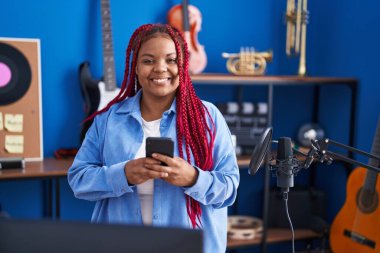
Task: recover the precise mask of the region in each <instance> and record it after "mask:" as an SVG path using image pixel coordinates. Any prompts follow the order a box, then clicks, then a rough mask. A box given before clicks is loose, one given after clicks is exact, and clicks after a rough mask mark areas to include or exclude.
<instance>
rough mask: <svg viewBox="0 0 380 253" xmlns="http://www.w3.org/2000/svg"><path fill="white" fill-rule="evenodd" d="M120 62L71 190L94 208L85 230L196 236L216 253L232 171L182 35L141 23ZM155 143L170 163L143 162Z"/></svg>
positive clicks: (223, 130)
mask: <svg viewBox="0 0 380 253" xmlns="http://www.w3.org/2000/svg"><path fill="white" fill-rule="evenodd" d="M126 54H127V55H126V68H125V73H124V80H123V83H122V86H121V91H120V93H119V94H118V96H116V97H115V98H114V100H112V101H111V102H110V103H109V104H108V106H107V107H106V108H104V109H103V110H101V111H99V112H97V113H96V115H94V116H96V117H95V118H94V122H93V124H92V126H91V128H90V129H89V130H88V132H87V135H86V138H85V139H84V141H83V144H82V146H81V148H80V150H79V152H78V154H77V156H76V158H75V160H74V163H73V165H72V166H71V168H70V169H69V172H68V181H69V184H70V186H71V188H72V189H73V191H74V194H75V196H76V197H78V198H81V199H85V200H90V201H96V205H95V209H94V212H93V215H92V221H93V222H107V223H126V224H145V225H150V224H151V225H153V226H171V227H184V228H190V227H193V228H200V229H203V230H204V250H205V251H204V252H206V253H207V252H208V253H211V252H224V251H225V249H226V241H227V232H226V229H227V207H228V206H229V205H232V204H233V202H234V200H235V198H236V191H237V187H238V182H239V170H238V166H237V161H236V156H235V152H234V148H233V145H232V141H231V135H230V132H229V130H228V127H227V125H226V122H225V121H224V118H223V116H222V115H221V113H220V112H219V111H218V110H217V109H216V107H215V106H213V105H212V104H210V103H208V102H204V101H201V100H200V99H199V98H198V97H197V96H196V94H195V91H194V87H193V85H192V82H191V79H190V76H189V71H188V64H189V53H188V50H187V45H186V42H185V40H184V37H183V35H182V34H181V33H180V32H179V31H178V30H176V29H174V28H172V27H170V26H169V25H151V24H148V25H143V26H141V27H139V28H138V29H137V30H136V31H135V32H134V34H133V35H132V37H131V39H130V42H129V45H128V48H127V53H126ZM160 136H161V137H170V138H172V139H173V140H174V141H175V152H174V158H171V157H168V156H164V155H160V154H154V155H153V158H147V157H145V139H146V138H147V137H160ZM161 162H164V163H166V164H167V166H162V165H161Z"/></svg>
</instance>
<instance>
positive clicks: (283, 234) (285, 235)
mask: <svg viewBox="0 0 380 253" xmlns="http://www.w3.org/2000/svg"><path fill="white" fill-rule="evenodd" d="M319 237H321V235H320V234H318V233H316V232H314V231H313V230H310V229H296V230H294V240H301V239H313V238H319ZM291 239H292V233H291V231H290V229H277V228H276V229H268V234H267V243H277V242H285V241H289V240H291ZM260 243H261V238H254V239H251V240H231V239H228V241H227V248H228V249H236V248H242V247H251V246H255V245H259V244H260Z"/></svg>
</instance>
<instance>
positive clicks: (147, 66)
mask: <svg viewBox="0 0 380 253" xmlns="http://www.w3.org/2000/svg"><path fill="white" fill-rule="evenodd" d="M136 74H137V78H138V81H139V83H140V85H141V88H142V90H143V93H144V99H145V98H170V99H173V98H174V96H175V92H176V90H177V88H178V86H179V76H178V66H177V53H176V50H175V45H174V42H173V40H172V39H171V38H170V37H169V36H165V35H162V36H161V35H159V36H158V37H153V38H151V39H149V40H148V41H146V42H145V43H144V44H142V45H141V48H140V51H139V53H138V56H137V65H136Z"/></svg>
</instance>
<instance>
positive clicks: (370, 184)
mask: <svg viewBox="0 0 380 253" xmlns="http://www.w3.org/2000/svg"><path fill="white" fill-rule="evenodd" d="M371 153H372V154H373V155H376V156H380V119H379V122H378V123H377V128H376V133H375V138H374V140H373V143H372V149H371ZM368 164H369V165H371V166H373V167H376V168H380V166H379V165H380V162H379V161H377V160H375V159H372V158H370V159H369V161H368ZM377 174H378V173H377V172H375V171H369V170H367V175H366V179H365V182H364V186H363V188H364V189H367V190H372V189H375V187H376V181H377Z"/></svg>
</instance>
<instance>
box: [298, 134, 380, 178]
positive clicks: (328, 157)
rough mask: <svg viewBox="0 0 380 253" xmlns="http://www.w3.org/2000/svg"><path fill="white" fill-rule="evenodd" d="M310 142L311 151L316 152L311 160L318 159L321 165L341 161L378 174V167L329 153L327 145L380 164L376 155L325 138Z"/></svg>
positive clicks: (379, 170)
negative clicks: (334, 160)
mask: <svg viewBox="0 0 380 253" xmlns="http://www.w3.org/2000/svg"><path fill="white" fill-rule="evenodd" d="M311 142H312V149H315V150H316V152H315V153H314V155H313V158H316V159H318V160H319V162H321V163H323V162H325V161H326V162H327V163H328V164H331V162H332V160H333V159H336V160H341V161H344V162H347V163H350V164H354V165H358V166H361V167H364V168H366V169H369V170H372V171H375V172H377V173H379V172H380V168H378V167H374V166H372V165H369V164H365V163H362V162H359V161H356V160H353V159H351V158H348V157H346V156H344V155H341V154H338V153H334V152H331V151H329V150H327V149H328V147H329V145H335V146H337V147H340V148H344V149H346V150H348V151H351V152H354V153H357V154H360V155H364V156H367V157H368V158H372V159H375V160H377V161H378V162H379V163H380V157H379V156H376V155H373V154H370V153H367V152H364V151H361V150H359V149H356V148H353V147H350V146H347V145H344V144H342V143H339V142H336V141H333V140H331V139H327V138H326V139H323V140H319V141H315V140H312V141H311ZM309 153H310V152H309ZM305 169H307V168H305Z"/></svg>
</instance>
